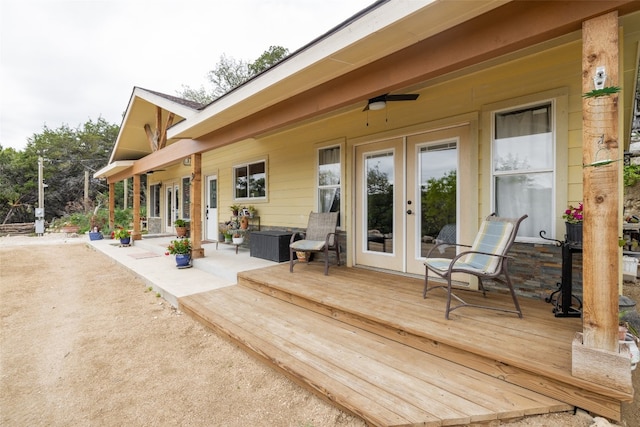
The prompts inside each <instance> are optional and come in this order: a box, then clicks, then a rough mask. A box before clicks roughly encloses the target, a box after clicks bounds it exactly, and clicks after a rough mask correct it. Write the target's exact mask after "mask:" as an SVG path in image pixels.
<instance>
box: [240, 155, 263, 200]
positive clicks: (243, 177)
mask: <svg viewBox="0 0 640 427" xmlns="http://www.w3.org/2000/svg"><path fill="white" fill-rule="evenodd" d="M233 182H234V185H235V193H234V195H235V199H260V198H265V197H266V196H267V175H266V162H265V161H264V160H262V161H260V162H256V163H249V164H246V165H241V166H235V167H234V168H233Z"/></svg>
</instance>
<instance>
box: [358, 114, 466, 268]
mask: <svg viewBox="0 0 640 427" xmlns="http://www.w3.org/2000/svg"><path fill="white" fill-rule="evenodd" d="M468 134H469V129H468V126H459V127H454V128H451V129H446V130H438V131H433V132H424V133H421V134H418V135H411V136H406V137H399V138H392V139H388V140H383V141H378V142H374V143H369V144H363V145H360V146H357V147H356V149H355V156H356V177H355V185H356V191H355V194H356V204H355V206H356V214H355V225H356V226H355V263H356V264H357V265H363V266H370V267H377V268H383V269H388V270H394V271H400V272H406V273H412V274H424V265H423V261H424V257H425V255H426V253H427V252H428V250H429V249H430V248H431V247H433V246H434V244H435V243H436V240H443V239H447V241H449V242H452V243H453V242H457V241H459V236H460V233H461V231H464V233H465V234H467V228H473V226H472V221H473V212H475V211H476V209H475V208H473V209H470V213H468V214H464V213H463V214H462V216H463V217H464V218H466V219H467V220H469V221H470V222H469V224H470V225H468V226H467V225H465V226H464V227H461V226H460V216H461V212H462V211H461V209H460V206H461V205H464V206H468V205H471V204H473V203H474V202H473V200H476V199H475V197H470V200H469V201H464V202H461V200H460V196H459V194H460V191H459V181H460V180H459V169H460V148H461V147H462V146H463V143H464V144H466V142H465V141H466V140H467V139H468ZM467 145H468V144H467ZM466 150H467V151H468V148H467V149H466ZM468 174H469V176H471V173H468ZM468 179H470V178H468V177H467V178H465V181H466V180H468ZM469 191H473V190H472V189H470V190H469ZM454 255H455V249H452V248H450V249H448V250H447V251H445V252H443V253H442V254H441V255H439V256H443V257H451V256H454Z"/></svg>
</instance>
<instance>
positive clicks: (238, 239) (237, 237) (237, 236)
mask: <svg viewBox="0 0 640 427" xmlns="http://www.w3.org/2000/svg"><path fill="white" fill-rule="evenodd" d="M243 234H244V230H242V229H240V230H233V236H232V243H233V244H234V245H241V244H242V242H244V235H243Z"/></svg>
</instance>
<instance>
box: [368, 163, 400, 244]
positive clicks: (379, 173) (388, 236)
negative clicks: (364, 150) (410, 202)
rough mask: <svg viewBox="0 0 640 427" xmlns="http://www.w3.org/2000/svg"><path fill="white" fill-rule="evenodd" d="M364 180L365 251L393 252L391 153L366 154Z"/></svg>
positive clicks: (392, 168) (392, 174) (392, 175)
mask: <svg viewBox="0 0 640 427" xmlns="http://www.w3.org/2000/svg"><path fill="white" fill-rule="evenodd" d="M365 173H366V183H367V207H366V209H367V212H366V215H367V250H369V251H374V252H393V185H394V176H395V175H394V173H395V171H394V155H393V152H387V153H382V154H375V155H369V156H367V157H366V160H365Z"/></svg>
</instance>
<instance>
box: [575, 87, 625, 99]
mask: <svg viewBox="0 0 640 427" xmlns="http://www.w3.org/2000/svg"><path fill="white" fill-rule="evenodd" d="M620 90H621V89H620V87H619V86H607V87H603V88H602V89H594V90H592V91H590V92H587V93H585V94H583V95H582V97H583V98H599V97H601V96H609V95H613V94H614V93H618V92H620Z"/></svg>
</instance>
